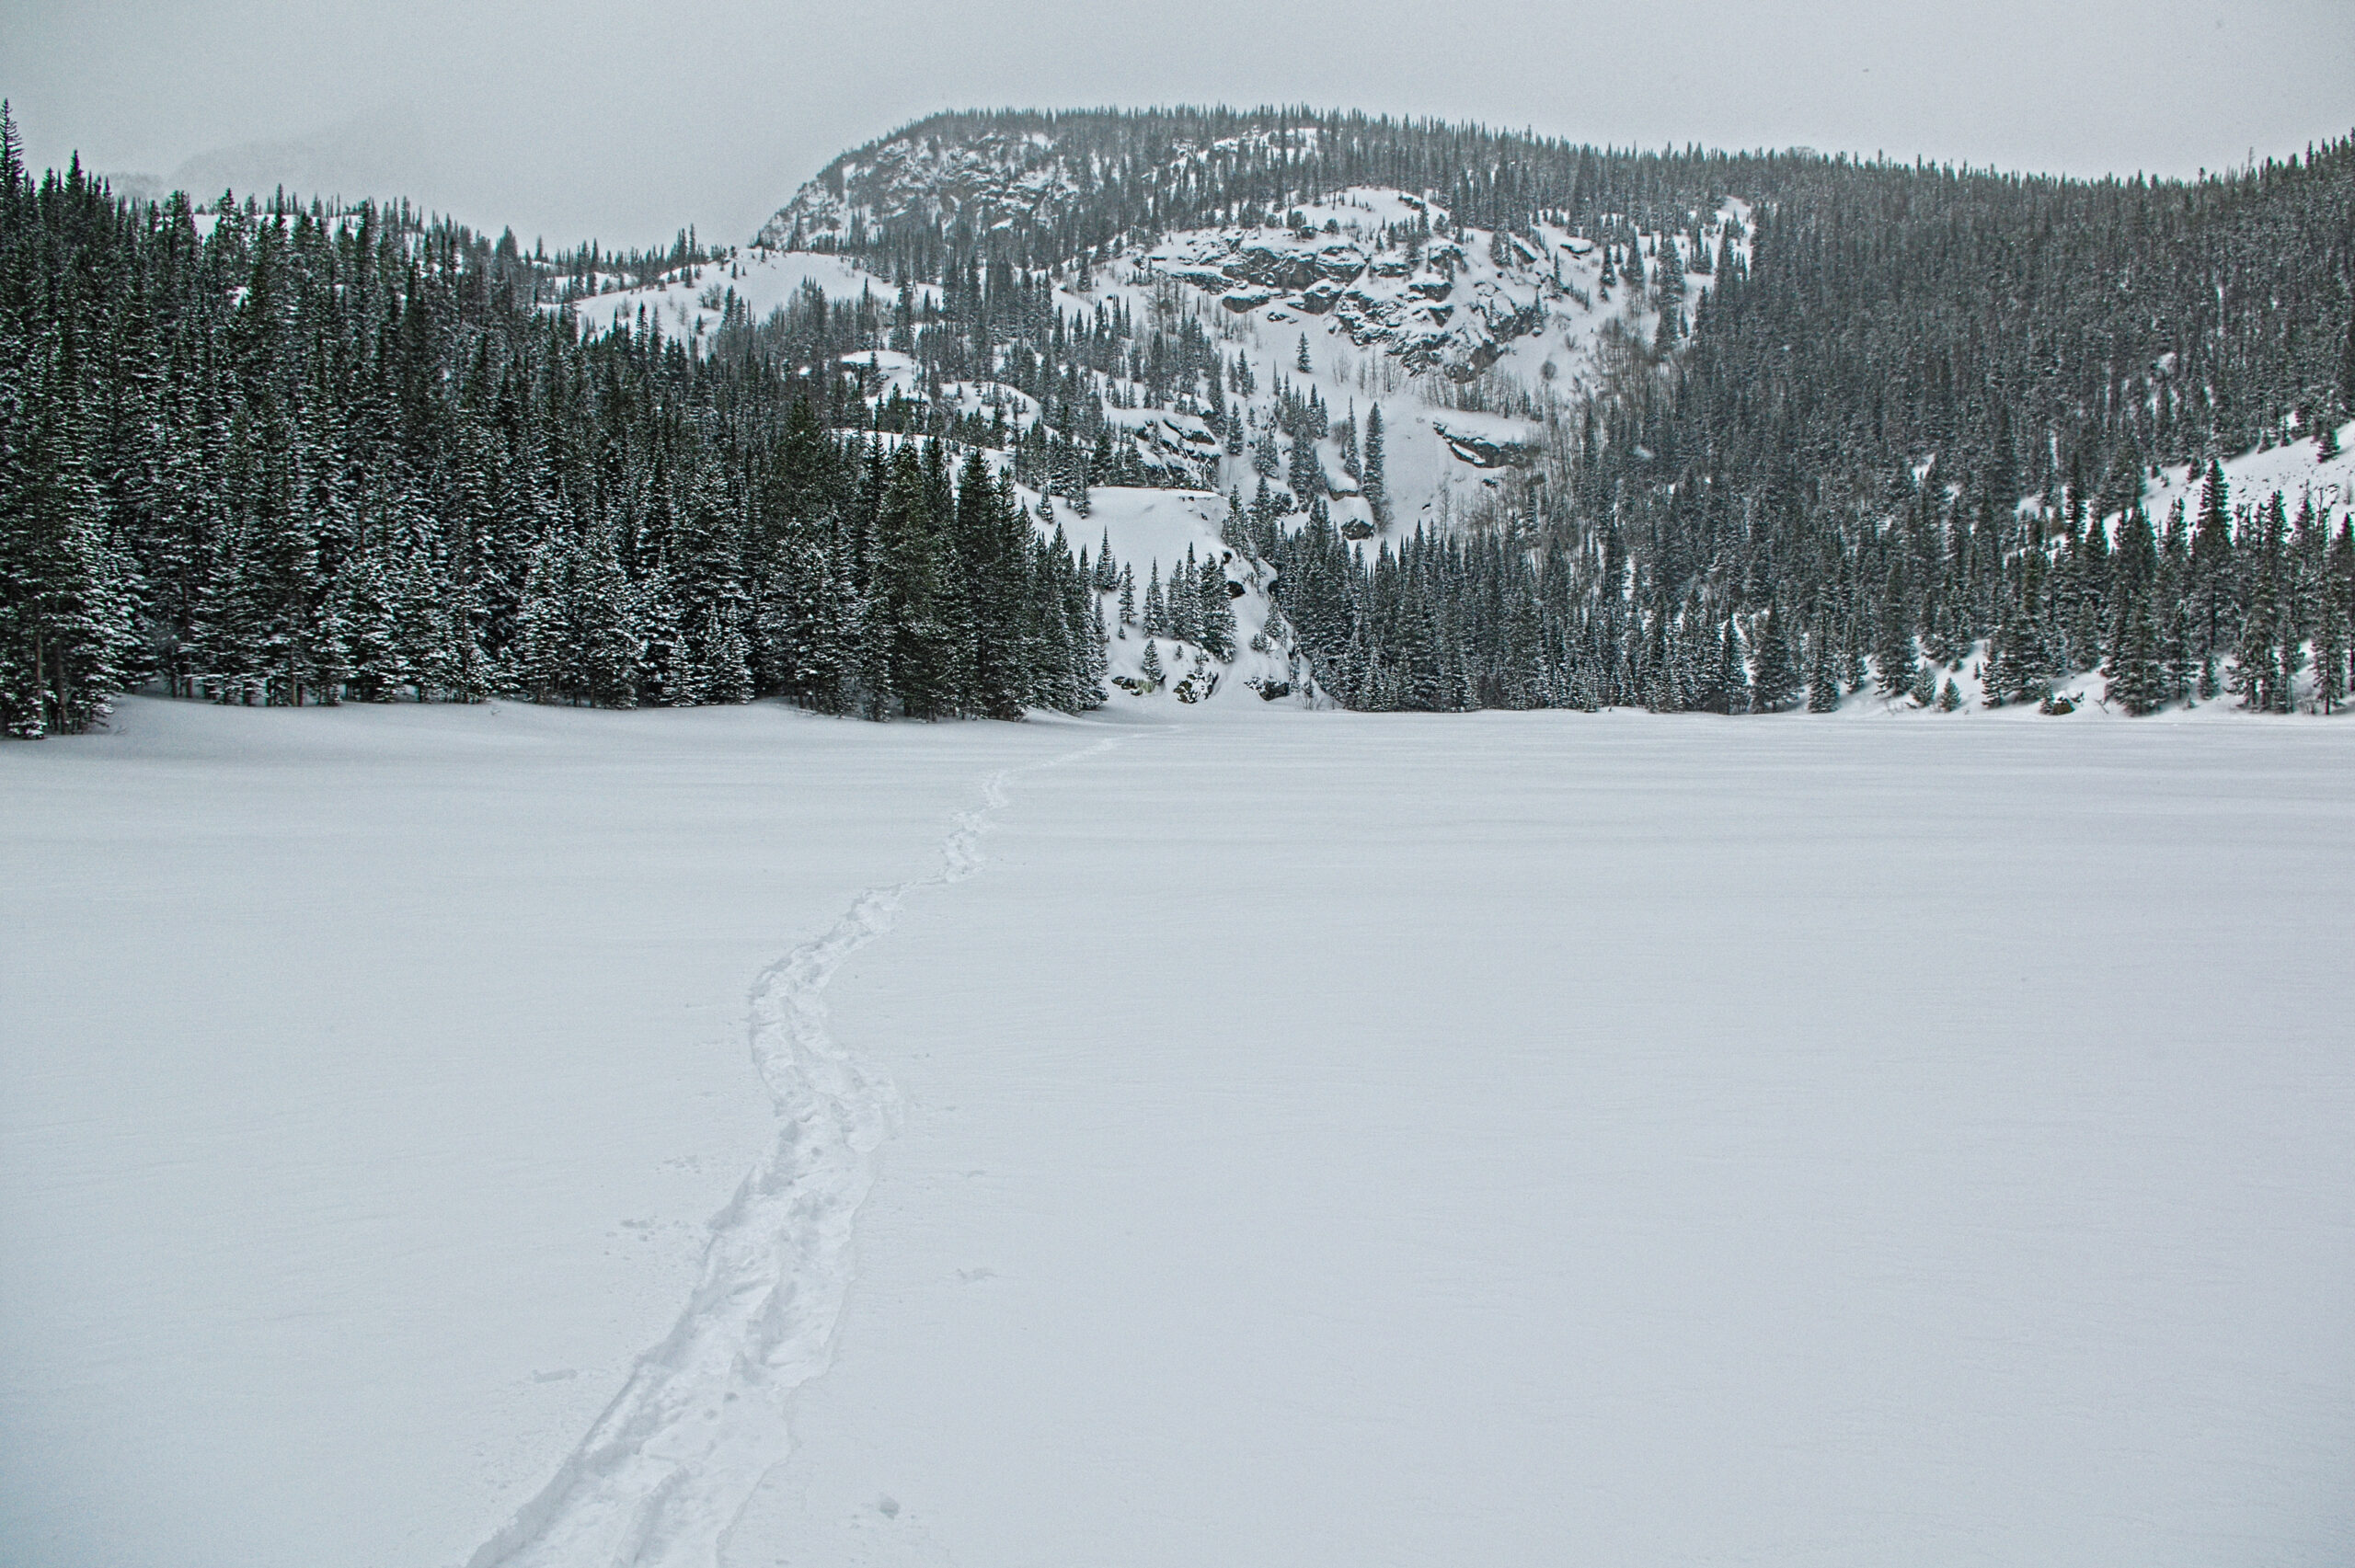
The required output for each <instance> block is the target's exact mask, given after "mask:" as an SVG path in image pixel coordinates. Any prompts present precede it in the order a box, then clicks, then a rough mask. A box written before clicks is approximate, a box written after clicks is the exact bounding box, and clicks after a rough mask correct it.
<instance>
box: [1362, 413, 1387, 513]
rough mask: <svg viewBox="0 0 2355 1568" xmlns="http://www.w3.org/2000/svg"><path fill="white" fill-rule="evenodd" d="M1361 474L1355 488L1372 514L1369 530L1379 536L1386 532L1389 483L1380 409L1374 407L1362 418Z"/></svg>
mask: <svg viewBox="0 0 2355 1568" xmlns="http://www.w3.org/2000/svg"><path fill="white" fill-rule="evenodd" d="M1363 464H1364V469H1365V472H1364V473H1363V474H1362V475H1361V476H1360V484H1359V488H1360V489H1361V491H1362V492H1363V493H1364V495H1365V504H1366V507H1367V509H1369V510H1371V511H1372V512H1373V526H1374V527H1375V529H1376V530H1378V531H1380V532H1389V529H1390V480H1389V476H1388V474H1387V470H1386V467H1385V464H1384V441H1383V434H1382V405H1381V404H1379V403H1377V404H1375V405H1374V406H1373V407H1371V408H1369V409H1367V410H1366V414H1365V454H1364V458H1363Z"/></svg>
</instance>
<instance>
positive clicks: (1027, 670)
mask: <svg viewBox="0 0 2355 1568" xmlns="http://www.w3.org/2000/svg"><path fill="white" fill-rule="evenodd" d="M0 132H5V136H0V140H4V141H5V147H0V574H5V575H4V576H0V581H5V586H6V601H5V607H0V615H5V620H4V621H0V725H5V727H6V729H7V730H8V732H10V733H12V734H17V735H38V734H41V733H44V732H48V731H56V730H65V731H71V730H75V729H79V728H82V727H86V725H87V724H89V723H90V722H91V721H92V720H93V718H95V717H96V716H98V715H99V714H100V713H101V712H102V711H103V709H104V705H105V703H106V700H107V697H108V696H109V693H111V692H115V691H118V690H121V689H122V688H123V687H125V686H127V685H133V684H137V683H141V682H144V681H155V682H157V683H159V684H161V685H162V686H163V687H165V688H166V689H167V690H169V691H171V692H176V693H179V694H184V695H205V696H211V697H213V698H214V699H216V700H219V701H224V702H238V703H293V704H300V703H304V702H336V701H340V700H369V701H387V700H394V699H396V698H415V699H418V700H426V699H455V700H472V699H477V698H480V697H483V696H487V695H489V694H493V693H501V692H504V693H512V694H516V695H521V696H527V697H530V698H533V699H534V700H538V701H545V702H567V703H592V704H602V705H609V706H629V705H633V704H686V703H701V702H741V701H744V700H747V699H749V698H751V697H752V696H753V695H755V694H758V693H763V692H777V693H782V694H784V695H787V696H789V697H791V698H792V699H794V700H795V701H798V702H801V703H804V704H808V705H810V706H812V707H816V708H821V709H824V710H827V711H834V712H858V713H864V714H867V715H875V716H882V715H888V714H896V713H904V714H908V715H917V716H940V715H957V714H976V713H980V714H994V715H1016V714H1018V712H1019V711H1020V708H1021V707H1022V706H1023V705H1025V704H1042V705H1047V706H1053V707H1061V708H1067V709H1080V708H1085V707H1088V706H1092V705H1094V704H1096V703H1097V702H1098V701H1100V696H1099V694H1098V693H1099V692H1100V691H1101V680H1100V674H1101V670H1102V668H1103V651H1102V645H1103V631H1102V628H1101V627H1100V625H1099V624H1097V613H1096V607H1095V601H1094V600H1093V599H1092V598H1091V597H1090V596H1089V595H1088V593H1087V591H1086V587H1085V584H1086V580H1087V576H1088V575H1089V572H1090V568H1086V567H1085V566H1084V564H1083V563H1081V562H1078V561H1074V559H1073V558H1072V555H1071V553H1070V551H1069V550H1068V548H1066V547H1065V546H1064V544H1063V542H1062V540H1061V538H1060V536H1058V537H1057V538H1056V539H1055V540H1054V541H1053V542H1052V543H1051V544H1044V543H1040V541H1039V540H1038V537H1037V535H1036V533H1035V532H1033V530H1032V529H1031V527H1030V524H1029V521H1028V518H1027V517H1025V516H1024V515H1023V513H1022V511H1021V509H1020V507H1019V504H1018V502H1017V499H1016V498H1015V496H1014V493H1013V490H1012V488H1011V486H1010V485H1009V484H1008V483H1006V482H1005V481H1003V480H1000V479H998V478H995V477H994V476H993V475H992V474H991V473H990V472H989V470H988V468H987V466H986V465H985V464H982V463H981V462H980V461H979V460H978V458H977V457H969V459H968V460H967V461H966V462H965V463H964V464H962V465H961V467H959V465H958V464H956V463H955V461H954V460H953V459H952V456H951V454H950V452H949V450H948V443H946V442H945V441H941V440H938V439H933V440H925V439H922V438H921V437H919V436H913V435H894V434H891V433H889V432H873V431H871V430H870V432H869V433H867V434H866V435H864V436H862V435H860V434H858V433H856V432H849V433H842V432H836V431H833V430H832V429H829V428H828V425H827V423H826V420H825V418H824V416H823V414H822V413H821V410H822V409H824V408H825V407H827V406H829V405H830V403H831V404H833V405H835V406H839V405H840V403H841V402H842V401H843V399H844V396H845V394H844V393H843V392H842V391H841V390H840V389H839V388H838V387H835V386H833V385H832V384H830V382H831V380H832V379H833V378H831V377H829V376H828V375H826V374H824V373H822V372H821V373H820V374H817V375H815V376H798V375H796V374H794V373H792V371H791V368H790V367H788V366H785V365H781V364H779V363H778V362H776V361H774V360H772V359H771V358H769V357H766V356H763V355H759V354H753V353H749V352H747V353H737V354H713V353H702V354H697V353H692V352H690V351H689V350H688V349H687V348H686V347H685V346H684V345H682V344H681V343H679V342H677V341H675V340H667V339H665V338H662V337H661V336H660V335H659V333H658V332H654V331H650V330H649V331H633V330H616V331H615V332H612V333H609V334H603V335H599V336H583V335H582V334H580V332H579V331H578V329H577V328H576V327H575V326H574V325H573V324H572V322H571V321H570V319H569V317H568V316H567V315H565V314H563V313H561V312H558V311H553V310H547V309H541V308H536V307H535V306H534V303H533V301H534V299H535V298H536V297H538V296H539V294H540V293H541V292H542V285H543V283H544V282H545V269H543V268H542V267H540V266H539V265H538V264H537V263H536V262H535V261H534V259H533V258H525V257H523V256H521V255H520V254H518V252H517V250H516V248H515V246H513V244H512V242H511V241H502V242H500V243H498V244H492V243H490V242H488V241H487V240H484V239H482V238H481V237H479V236H477V235H470V234H469V233H467V232H466V231H465V230H463V229H460V228H457V227H455V226H453V225H449V224H428V223H422V222H421V221H419V220H416V219H415V218H414V217H413V215H410V214H408V213H407V212H406V211H405V210H402V211H396V212H394V213H390V214H388V213H385V212H380V211H378V210H376V209H374V208H371V207H366V206H363V207H361V208H359V209H356V210H354V211H352V212H344V213H332V212H324V211H322V210H321V209H319V208H317V207H316V206H315V207H312V208H309V209H304V210H293V211H289V210H283V209H281V208H272V209H262V208H258V207H256V206H254V205H253V204H250V203H248V204H247V206H245V207H243V208H238V207H234V206H231V207H227V208H225V209H224V210H223V211H219V212H206V213H199V212H195V211H193V210H192V209H191V207H190V204H189V203H188V201H187V200H185V199H184V198H180V197H175V198H173V199H171V200H167V201H165V202H162V203H156V204H145V203H136V204H135V203H131V202H126V201H121V200H115V199H114V198H113V197H112V196H111V195H110V194H109V192H108V191H107V190H106V189H105V188H104V187H103V186H102V185H100V184H99V183H98V182H96V181H93V180H91V179H89V178H88V177H86V176H84V174H83V173H82V172H81V170H80V168H79V166H78V165H77V166H74V167H72V168H69V169H68V170H67V171H66V172H65V173H63V174H62V175H61V174H56V173H52V174H50V175H48V176H47V177H43V178H42V179H40V181H39V182H38V183H36V182H34V181H33V180H32V179H31V178H29V177H28V175H27V173H26V171H25V170H24V169H23V167H22V166H21V163H20V159H19V155H18V152H17V140H16V136H15V132H14V128H13V126H12V125H8V124H6V121H5V118H0ZM873 423H874V421H873V420H871V419H870V420H868V421H867V424H868V425H869V426H870V427H871V426H872V424H873Z"/></svg>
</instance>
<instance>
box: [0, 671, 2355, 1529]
mask: <svg viewBox="0 0 2355 1568" xmlns="http://www.w3.org/2000/svg"><path fill="white" fill-rule="evenodd" d="M2350 764H2355V729H2349V727H2345V726H2339V725H2320V724H2314V723H2311V722H2298V721H2282V722H2278V723H2271V722H2265V721H2259V720H2249V719H2241V718H2238V717H2237V716H2234V717H2230V718H2228V717H2226V716H2225V715H2216V716H2215V720H2214V722H2210V723H2179V724H2170V725H2163V726H2149V725H2127V724H2108V725H2092V726H2085V725H2051V724H2028V723H2014V724H2005V723H1976V724H1944V725H1940V724H1927V723H1924V724H1918V725H1864V724H1857V725H1843V724H1822V723H1811V722H1809V721H1807V720H1805V719H1803V718H1798V719H1792V720H1789V721H1787V722H1786V721H1779V720H1772V721H1740V722H1728V721H1722V720H1709V719H1705V718H1689V719H1662V718H1658V717H1649V716H1645V715H1596V716H1589V715H1576V714H1567V715H1558V714H1557V715H1545V714H1540V715H1501V714H1499V715H1452V716H1441V717H1407V716H1391V717H1370V716H1361V715H1346V714H1337V713H1302V712H1299V711H1296V710H1277V709H1271V708H1269V707H1267V706H1266V705H1264V704H1257V703H1244V704H1233V703H1220V704H1212V705H1210V706H1208V707H1204V708H1196V709H1181V708H1178V707H1177V706H1176V705H1175V704H1155V705H1153V706H1152V707H1150V708H1147V707H1145V706H1143V705H1142V704H1132V703H1125V702H1124V703H1123V704H1122V705H1120V707H1118V708H1116V709H1115V710H1113V711H1112V712H1110V713H1109V714H1107V715H1101V716H1099V717H1097V718H1096V719H1093V720H1089V721H1086V722H1074V723H1058V724H1047V723H1037V724H1032V725H1027V726H1021V727H1011V726H987V725H965V726H947V727H919V726H892V727H875V726H867V725H858V724H852V723H836V722H828V721H822V720H818V719H812V718H809V717H806V716H804V715H797V714H792V713H789V712H786V711H783V710H780V709H777V708H775V707H773V706H766V705H763V706H756V707H753V708H749V709H736V710H707V711H703V712H693V713H652V714H635V715H614V714H590V713H571V712H549V711H543V710H534V709H531V708H527V707H517V706H512V705H506V704H500V705H498V706H495V707H490V708H484V709H474V710H464V709H379V710H358V709H345V710H339V711H336V712H304V713H294V714H290V713H283V712H274V713H258V712H240V711H224V710H217V709H209V708H202V707H197V706H193V705H176V704H161V703H155V702H133V703H131V704H126V705H125V711H124V715H123V719H122V723H121V733H120V734H119V735H114V736H106V737H97V738H87V739H83V740H75V741H69V742H60V741H51V742H44V743H42V744H40V745H39V746H14V747H8V748H5V749H0V798H5V799H6V802H7V807H6V812H5V813H0V887H6V896H5V911H6V916H7V926H8V929H9V932H10V940H9V943H8V949H7V952H8V956H7V959H6V963H5V965H0V1016H5V1017H6V1019H7V1021H8V1024H7V1028H6V1032H5V1034H6V1052H5V1056H0V1454H5V1455H6V1462H5V1463H0V1543H4V1544H5V1550H0V1559H5V1560H6V1561H7V1562H12V1563H14V1562H24V1563H27V1564H33V1565H42V1568H47V1565H52V1564H76V1565H78V1564H98V1563H105V1564H110V1565H114V1564H125V1565H144V1564H158V1565H161V1564H172V1565H175V1568H179V1565H187V1568H211V1565H214V1564H221V1565H228V1564H236V1565H239V1568H247V1565H251V1568H272V1565H277V1564H285V1565H287V1568H294V1565H297V1564H299V1565H302V1568H321V1565H341V1564H385V1565H400V1568H408V1565H415V1568H443V1565H450V1564H458V1563H464V1562H468V1561H469V1560H470V1559H472V1560H474V1561H476V1562H479V1563H483V1564H486V1565H487V1564H488V1563H492V1562H517V1563H522V1562H567V1563H579V1564H597V1563H604V1562H629V1561H633V1560H643V1561H647V1562H666V1563H667V1562H682V1563H684V1562H713V1561H715V1559H716V1560H717V1561H718V1562H727V1563H729V1564H748V1565H749V1564H755V1563H759V1564H770V1563H781V1562H790V1563H797V1564H805V1563H849V1562H883V1563H911V1564H913V1563H952V1562H953V1563H956V1564H959V1565H962V1568H989V1565H996V1564H1005V1565H1008V1568H1013V1565H1017V1564H1022V1565H1027V1564H1033V1563H1036V1564H1062V1563H1076V1562H1119V1563H1123V1564H1138V1565H1152V1564H1162V1563H1167V1564H1172V1565H1176V1564H1181V1563H1182V1564H1188V1565H1189V1568H1190V1565H1193V1564H1199V1563H1202V1562H1242V1563H1269V1564H1286V1565H1292V1564H1325V1563H1330V1564H1343V1563H1350V1564H1356V1563H1384V1562H1397V1563H1426V1562H1583V1561H1596V1562H1729V1563H1799V1562H1805V1563H1855V1564H1883V1563H1889V1562H1924V1563H1951V1562H1999V1563H2035V1564H2040V1565H2041V1564H2078V1563H2083V1564H2097V1563H2098V1564H2113V1563H2120V1562H2133V1563H2137V1564H2175V1563H2181V1564H2195V1563H2196V1564H2201V1565H2213V1564H2218V1563H2247V1564H2257V1563H2264V1564H2284V1563H2288V1564H2305V1563H2313V1564H2321V1563H2336V1562H2345V1561H2347V1560H2349V1557H2350V1555H2355V1489H2350V1488H2349V1485H2348V1483H2347V1478H2348V1476H2349V1472H2350V1468H2355V1143H2350V1141H2349V1138H2348V1134H2347V1129H2348V1127H2349V1126H2350V1125H2355V1058H2350V1056H2349V1052H2348V1048H2347V1038H2348V1031H2347V1028H2346V1025H2345V1016H2346V1003H2345V998H2346V995H2347V986H2346V975H2347V973H2348V957H2347V934H2346V929H2347V922H2346V914H2345V911H2346V909H2347V908H2348V906H2349V896H2350V892H2351V891H2355V875H2350V873H2355V809H2350V808H2355V766H2350ZM869 890H880V891H879V892H878V893H877V894H876V896H873V897H865V896H863V895H865V894H867V892H868V891H869ZM829 980H831V983H828V982H829ZM829 1013H830V1016H829ZM870 1142H871V1143H872V1147H871V1149H870V1148H868V1147H867V1145H868V1144H869V1143H870ZM748 1173H758V1179H755V1180H753V1181H752V1182H750V1183H747V1182H746V1177H747V1175H748ZM870 1182H871V1186H869V1185H868V1184H869V1183H870ZM740 1184H741V1185H742V1187H743V1190H742V1191H741V1192H740ZM862 1193H864V1195H865V1196H864V1202H863V1204H861V1205H860V1206H859V1207H857V1208H856V1215H855V1219H856V1225H855V1228H853V1227H852V1226H850V1225H849V1224H847V1223H846V1222H847V1220H848V1219H851V1218H852V1213H851V1205H852V1203H853V1202H854V1201H855V1200H856V1199H857V1198H858V1197H859V1196H860V1195H861V1194H862ZM731 1198H732V1201H731ZM715 1216H717V1218H715ZM707 1412H708V1415H707ZM780 1412H781V1413H782V1414H781V1415H780V1414H779V1413H780ZM788 1434H789V1435H788Z"/></svg>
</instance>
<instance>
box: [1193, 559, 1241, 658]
mask: <svg viewBox="0 0 2355 1568" xmlns="http://www.w3.org/2000/svg"><path fill="white" fill-rule="evenodd" d="M1199 580H1200V591H1199V592H1198V593H1197V594H1196V595H1195V601H1196V603H1197V604H1198V605H1199V606H1200V617H1201V637H1200V641H1201V645H1202V647H1203V649H1204V650H1205V651H1206V652H1208V653H1209V655H1210V656H1211V657H1212V658H1215V659H1217V660H1219V661H1220V662H1221V663H1232V662H1233V661H1234V658H1235V604H1234V601H1232V600H1231V599H1229V598H1228V597H1227V592H1226V573H1225V571H1224V570H1223V569H1222V568H1221V567H1220V566H1219V564H1218V563H1217V562H1216V561H1204V562H1203V563H1202V564H1201V567H1200V579H1199Z"/></svg>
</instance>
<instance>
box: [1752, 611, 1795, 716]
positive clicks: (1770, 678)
mask: <svg viewBox="0 0 2355 1568" xmlns="http://www.w3.org/2000/svg"><path fill="white" fill-rule="evenodd" d="M1798 693H1799V670H1798V658H1797V657H1796V656H1795V655H1794V653H1793V651H1792V648H1791V639H1790V635H1789V634H1788V633H1786V631H1785V630H1784V629H1783V611H1782V606H1780V605H1775V606H1772V607H1770V608H1769V609H1768V610H1767V612H1766V625H1765V629H1764V630H1763V632H1761V633H1760V635H1759V637H1758V642H1757V645H1756V647H1755V650H1754V651H1753V652H1752V656H1751V668H1750V701H1751V704H1752V708H1753V710H1754V711H1756V712H1758V713H1762V714H1771V713H1780V712H1781V711H1782V710H1783V709H1785V708H1786V707H1788V706H1790V705H1791V703H1792V701H1793V699H1795V698H1796V697H1798Z"/></svg>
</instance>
